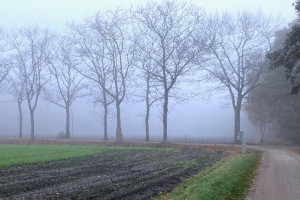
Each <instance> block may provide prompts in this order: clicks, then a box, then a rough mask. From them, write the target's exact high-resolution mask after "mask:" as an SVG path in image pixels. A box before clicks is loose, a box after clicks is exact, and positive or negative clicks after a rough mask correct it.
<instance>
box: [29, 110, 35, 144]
mask: <svg viewBox="0 0 300 200" xmlns="http://www.w3.org/2000/svg"><path fill="white" fill-rule="evenodd" d="M30 122H31V123H30V124H31V141H32V142H33V141H34V110H30Z"/></svg>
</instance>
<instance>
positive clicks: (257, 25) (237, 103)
mask: <svg viewBox="0 0 300 200" xmlns="http://www.w3.org/2000/svg"><path fill="white" fill-rule="evenodd" d="M207 25H208V26H207V29H208V31H209V37H210V39H209V40H210V41H211V43H210V49H211V54H210V57H209V61H208V62H206V63H205V64H204V65H201V69H204V70H206V71H207V72H208V74H209V75H210V78H211V80H214V81H215V83H219V85H217V87H224V88H225V89H227V90H228V92H229V99H230V101H231V104H232V107H233V110H234V117H235V119H234V142H237V136H238V133H239V132H240V130H241V125H240V124H241V109H242V103H243V100H244V98H245V97H246V96H247V94H248V93H249V92H250V91H251V90H254V89H255V88H257V87H258V86H260V85H261V84H262V82H260V81H259V77H260V75H261V74H262V72H263V69H264V66H265V65H266V62H265V59H264V57H265V55H266V53H267V52H268V51H269V50H270V48H271V40H272V38H273V37H274V34H275V32H276V30H277V29H278V25H277V24H276V23H275V21H274V20H273V19H272V18H269V17H266V16H264V15H263V14H262V13H261V12H259V11H258V12H255V13H252V12H241V13H238V14H236V15H230V14H228V13H225V14H223V15H221V16H220V15H218V14H217V15H215V16H213V17H211V19H210V20H209V23H208V24H207ZM250 72H251V73H250Z"/></svg>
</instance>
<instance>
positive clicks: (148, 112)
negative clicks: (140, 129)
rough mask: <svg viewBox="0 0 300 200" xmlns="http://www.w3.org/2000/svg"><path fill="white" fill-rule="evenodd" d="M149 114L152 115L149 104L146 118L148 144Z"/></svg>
mask: <svg viewBox="0 0 300 200" xmlns="http://www.w3.org/2000/svg"><path fill="white" fill-rule="evenodd" d="M149 114H150V106H149V105H148V103H147V109H146V117H145V128H146V141H147V142H149Z"/></svg>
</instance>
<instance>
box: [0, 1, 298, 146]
mask: <svg viewBox="0 0 300 200" xmlns="http://www.w3.org/2000/svg"><path fill="white" fill-rule="evenodd" d="M291 2H292V1H291ZM139 3H140V2H139ZM195 3H196V2H195ZM268 3H269V4H272V3H270V2H268ZM283 3H284V5H288V4H287V3H286V2H285V1H282V4H283ZM1 4H2V5H1ZM1 4H0V11H1V13H2V14H1V18H0V19H1V21H0V23H1V24H3V25H4V27H5V29H7V30H10V29H12V30H14V29H17V27H22V26H28V25H29V26H31V25H32V24H35V25H37V26H40V27H48V28H49V29H50V30H51V31H53V32H56V33H59V34H62V33H64V29H65V27H66V26H65V25H66V24H68V26H70V24H71V25H72V23H73V26H74V27H75V25H77V24H78V23H83V21H84V19H86V17H90V16H93V15H94V13H95V12H97V11H99V10H100V11H106V10H107V9H112V8H114V7H115V6H119V7H121V8H129V10H132V9H135V7H136V6H140V5H141V6H145V5H146V2H141V3H140V4H138V2H137V1H129V2H126V3H124V2H123V3H122V2H119V1H112V2H110V3H108V2H101V1H100V2H99V1H75V2H74V1H65V2H63V3H61V2H59V1H51V2H38V3H36V2H33V1H22V2H21V3H20V2H19V3H18V4H16V3H13V2H10V1H3V2H1ZM196 4H197V5H199V6H201V7H202V8H204V9H206V10H207V11H208V13H214V12H215V11H224V10H229V11H230V12H233V13H234V12H235V11H236V10H235V9H238V8H239V9H240V7H241V6H242V7H244V9H246V8H248V7H249V5H250V1H246V2H245V3H244V4H242V3H241V2H239V3H238V2H235V1H233V2H231V4H226V3H225V2H224V3H216V2H214V3H213V2H212V3H208V2H207V1H202V2H200V3H198V2H197V3H196ZM269 4H268V8H267V6H266V5H265V4H263V3H262V4H255V3H253V2H251V5H252V6H251V9H253V10H255V9H261V10H262V11H263V12H265V13H266V14H270V12H274V10H275V11H276V13H275V14H283V12H284V13H285V16H284V17H285V18H286V19H287V20H288V21H291V20H292V19H294V18H295V14H294V13H292V12H291V10H293V8H292V7H291V8H289V7H282V6H281V3H278V5H280V6H277V4H276V5H275V4H274V5H273V4H272V6H269ZM257 6H258V7H257ZM271 7H272V8H271ZM12 9H14V10H15V12H14V13H17V15H12V12H11V10H12ZM74 27H73V28H74ZM74 29H75V28H74ZM199 51H201V50H199ZM194 65H195V64H194ZM196 74H197V76H201V75H202V72H199V73H198V72H197V73H196ZM131 81H133V82H134V81H135V80H134V78H133V80H131ZM205 84H206V83H203V82H202V83H197V84H193V85H192V86H189V84H188V83H186V84H185V85H183V86H179V88H180V89H181V90H182V91H184V93H183V94H182V95H183V96H184V95H187V98H186V99H184V100H179V101H178V100H176V99H172V98H170V100H169V108H168V111H167V113H168V120H167V121H168V139H169V140H170V141H185V142H196V141H202V142H211V141H219V142H231V141H232V140H234V138H233V133H234V132H236V129H235V127H234V123H235V119H234V116H235V112H234V111H233V109H232V105H231V103H230V98H229V99H224V96H225V95H226V94H227V93H228V92H227V91H226V90H221V91H220V90H216V91H215V92H213V96H210V97H208V96H209V95H207V94H205V91H206V90H207V89H208V88H207V87H206V86H205ZM203 85H204V86H203ZM213 86H216V87H217V84H216V85H214V84H213ZM0 87H1V91H2V92H1V94H0V95H1V96H0V110H1V112H0V119H1V120H0V137H6V138H17V137H18V123H19V121H18V119H19V117H18V107H17V102H16V100H14V98H13V96H11V95H8V94H7V83H4V84H3V85H2V86H0ZM200 88H201V89H200ZM48 90H49V91H51V90H52V88H49V89H48ZM133 93H134V90H133ZM194 93H198V95H196V96H195V95H193V94H194ZM202 93H203V95H201V94H202ZM180 95H181V94H179V96H180ZM115 98H116V99H115V100H117V101H119V99H118V98H119V97H115ZM132 99H134V95H133V94H132V93H129V94H126V98H125V100H124V101H123V102H122V104H121V105H120V108H121V110H122V112H121V122H122V130H118V127H117V126H116V124H117V121H116V115H117V113H116V110H115V106H114V105H113V104H111V105H109V106H108V123H107V128H108V130H107V133H108V139H109V140H116V139H117V138H116V130H117V132H118V131H122V135H123V137H124V140H144V139H145V125H144V112H145V105H144V102H143V101H134V100H132ZM94 100H95V99H93V98H92V97H91V96H89V95H85V96H84V97H82V98H78V99H76V100H74V102H73V103H72V105H71V106H70V136H71V138H72V139H104V135H103V134H104V133H103V120H104V119H103V108H102V107H101V105H99V104H95V103H94ZM224 104H226V105H227V106H224ZM22 105H23V137H24V138H30V131H31V130H30V117H29V116H30V115H29V114H30V111H29V110H28V108H27V103H26V100H24V102H23V103H22ZM162 107H163V103H162V102H161V101H158V102H156V103H155V105H154V106H153V107H151V110H150V118H149V131H150V132H149V135H150V141H161V140H162V138H163V136H162V133H163V128H164V125H163V123H162V120H163V112H162V110H161V108H162ZM34 115H35V137H36V138H57V137H58V135H59V134H60V133H63V132H65V119H66V116H65V111H64V109H62V108H60V107H58V106H56V105H54V104H52V103H50V102H49V101H48V100H47V97H45V95H44V94H43V92H42V94H41V96H40V97H39V101H38V103H37V107H36V110H35V114H34ZM240 121H241V127H240V130H243V131H244V132H245V133H246V135H247V138H248V139H249V140H252V141H254V142H257V141H259V137H260V136H259V130H258V128H257V127H254V126H253V125H252V123H251V122H250V121H249V120H248V115H247V113H246V112H245V111H243V108H242V112H241V120H240Z"/></svg>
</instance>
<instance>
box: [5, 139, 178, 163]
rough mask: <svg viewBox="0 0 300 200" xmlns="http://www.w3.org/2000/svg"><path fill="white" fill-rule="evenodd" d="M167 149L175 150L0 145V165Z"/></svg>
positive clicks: (172, 149)
mask: <svg viewBox="0 0 300 200" xmlns="http://www.w3.org/2000/svg"><path fill="white" fill-rule="evenodd" d="M134 149H136V150H154V149H155V150H168V151H177V149H174V148H168V149H163V148H138V147H119V146H77V145H74V146H67V145H59V146H55V145H12V144H9V145H6V144H1V145H0V167H2V166H9V165H19V164H25V163H37V162H45V161H51V160H60V159H67V158H75V157H81V156H87V155H93V154H99V153H103V152H105V151H107V150H134Z"/></svg>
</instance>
